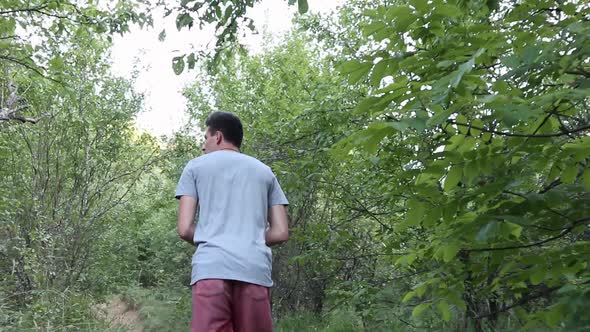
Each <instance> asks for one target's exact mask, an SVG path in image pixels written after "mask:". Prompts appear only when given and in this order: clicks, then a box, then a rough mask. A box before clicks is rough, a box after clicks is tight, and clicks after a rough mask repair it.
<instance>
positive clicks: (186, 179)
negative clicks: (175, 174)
mask: <svg viewBox="0 0 590 332" xmlns="http://www.w3.org/2000/svg"><path fill="white" fill-rule="evenodd" d="M190 165H191V164H190V163H189V164H188V165H186V166H185V167H184V170H183V171H182V175H181V176H180V180H178V185H177V186H176V195H175V197H176V199H180V197H181V196H192V197H194V198H196V199H198V198H199V195H198V193H197V179H196V178H195V176H194V174H193V170H192V168H191V167H190Z"/></svg>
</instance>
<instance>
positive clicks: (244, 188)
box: [176, 150, 289, 287]
mask: <svg viewBox="0 0 590 332" xmlns="http://www.w3.org/2000/svg"><path fill="white" fill-rule="evenodd" d="M184 195H188V196H192V197H195V198H196V199H198V201H199V208H198V218H197V227H196V230H195V235H194V242H195V243H196V245H197V250H196V251H195V254H194V255H193V260H192V266H193V270H192V276H191V284H194V283H196V282H197V281H199V280H201V279H226V280H239V281H245V282H249V283H253V284H257V285H262V286H265V287H271V286H272V285H273V282H272V279H271V270H272V254H271V251H270V248H269V247H268V246H267V245H266V241H265V231H266V228H267V225H268V209H269V208H270V207H271V206H273V205H278V204H283V205H287V204H289V202H288V201H287V198H286V197H285V194H284V193H283V190H282V189H281V186H280V185H279V182H278V181H277V178H276V177H275V175H274V174H273V172H272V171H271V169H270V168H269V167H268V166H266V165H265V164H263V163H262V162H260V161H259V160H258V159H255V158H253V157H250V156H247V155H245V154H242V153H239V152H235V151H230V150H220V151H215V152H211V153H208V154H205V155H202V156H200V157H198V158H195V159H193V160H191V161H189V163H188V164H187V165H186V167H185V168H184V171H183V172H182V175H181V176H180V180H179V181H178V187H177V188H176V198H180V197H181V196H184Z"/></svg>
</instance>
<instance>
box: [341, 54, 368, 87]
mask: <svg viewBox="0 0 590 332" xmlns="http://www.w3.org/2000/svg"><path fill="white" fill-rule="evenodd" d="M372 67H373V65H372V64H371V63H370V62H360V61H358V60H351V61H346V62H344V63H342V64H341V65H340V68H339V69H340V72H341V73H343V74H346V75H348V81H349V82H350V84H354V83H356V82H358V81H359V80H360V79H361V78H363V77H364V76H366V75H367V74H368V73H369V70H371V68H372Z"/></svg>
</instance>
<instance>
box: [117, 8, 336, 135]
mask: <svg viewBox="0 0 590 332" xmlns="http://www.w3.org/2000/svg"><path fill="white" fill-rule="evenodd" d="M343 2H344V0H309V1H308V3H309V10H310V12H312V13H316V12H321V13H327V12H330V11H332V10H334V9H336V8H337V7H338V6H339V5H341V4H342V3H343ZM296 13H297V5H294V6H288V4H287V1H286V0H262V1H261V2H259V3H257V4H256V5H255V7H254V8H251V9H249V11H248V12H247V16H248V17H250V18H252V19H253V20H254V23H255V25H256V27H257V28H258V30H259V31H260V32H262V30H263V27H264V28H265V29H266V31H268V32H270V33H271V34H272V35H273V37H278V36H280V35H281V34H283V33H285V32H287V31H288V30H289V29H290V28H291V26H292V23H291V21H292V18H293V17H294V16H295V15H296ZM161 16H162V15H159V13H154V28H151V29H143V30H141V29H139V28H132V29H131V32H130V33H127V34H125V35H124V36H122V37H121V36H119V37H117V38H114V41H113V43H114V45H113V49H112V54H111V58H112V63H113V71H114V73H115V74H116V75H119V76H123V77H127V78H131V76H132V73H133V71H134V70H136V71H137V73H138V75H137V79H136V83H135V89H136V91H138V92H140V93H143V94H144V109H145V110H144V111H143V112H142V113H141V114H139V115H138V117H137V120H136V125H137V127H138V128H140V129H142V130H146V131H148V132H150V133H151V134H153V135H155V136H161V135H171V134H172V133H173V132H174V131H176V130H178V129H179V128H180V127H181V126H182V124H183V123H184V121H185V110H186V99H185V98H184V97H183V96H182V89H183V88H184V87H185V86H186V85H188V84H189V83H190V82H191V80H192V79H193V77H194V74H195V72H194V71H190V70H186V69H185V71H184V72H183V73H182V74H181V75H178V76H177V75H175V74H174V72H173V71H172V58H173V57H174V56H176V55H180V54H184V53H188V52H189V51H190V50H191V49H192V48H193V47H192V46H194V48H195V49H196V48H199V47H203V46H204V47H207V46H211V47H212V46H213V45H214V38H213V36H214V29H213V27H208V28H205V29H203V30H199V29H198V27H195V28H193V29H191V30H186V29H183V30H182V31H180V32H179V31H178V30H177V29H176V26H175V17H173V15H171V16H169V17H167V18H165V19H164V18H160V17H161ZM163 29H166V39H165V40H164V41H163V42H160V41H159V40H158V35H159V33H160V32H161V31H162V30H163ZM268 32H267V33H268ZM241 42H242V43H245V44H246V46H247V47H248V49H249V50H250V52H252V53H257V52H261V49H262V33H260V34H258V35H252V34H247V36H246V38H242V39H241Z"/></svg>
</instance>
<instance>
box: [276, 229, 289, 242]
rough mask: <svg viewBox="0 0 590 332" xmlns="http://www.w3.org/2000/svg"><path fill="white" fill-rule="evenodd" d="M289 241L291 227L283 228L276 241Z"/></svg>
mask: <svg viewBox="0 0 590 332" xmlns="http://www.w3.org/2000/svg"><path fill="white" fill-rule="evenodd" d="M287 241H289V229H284V230H281V232H279V234H277V236H276V243H277V244H279V243H284V242H287Z"/></svg>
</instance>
